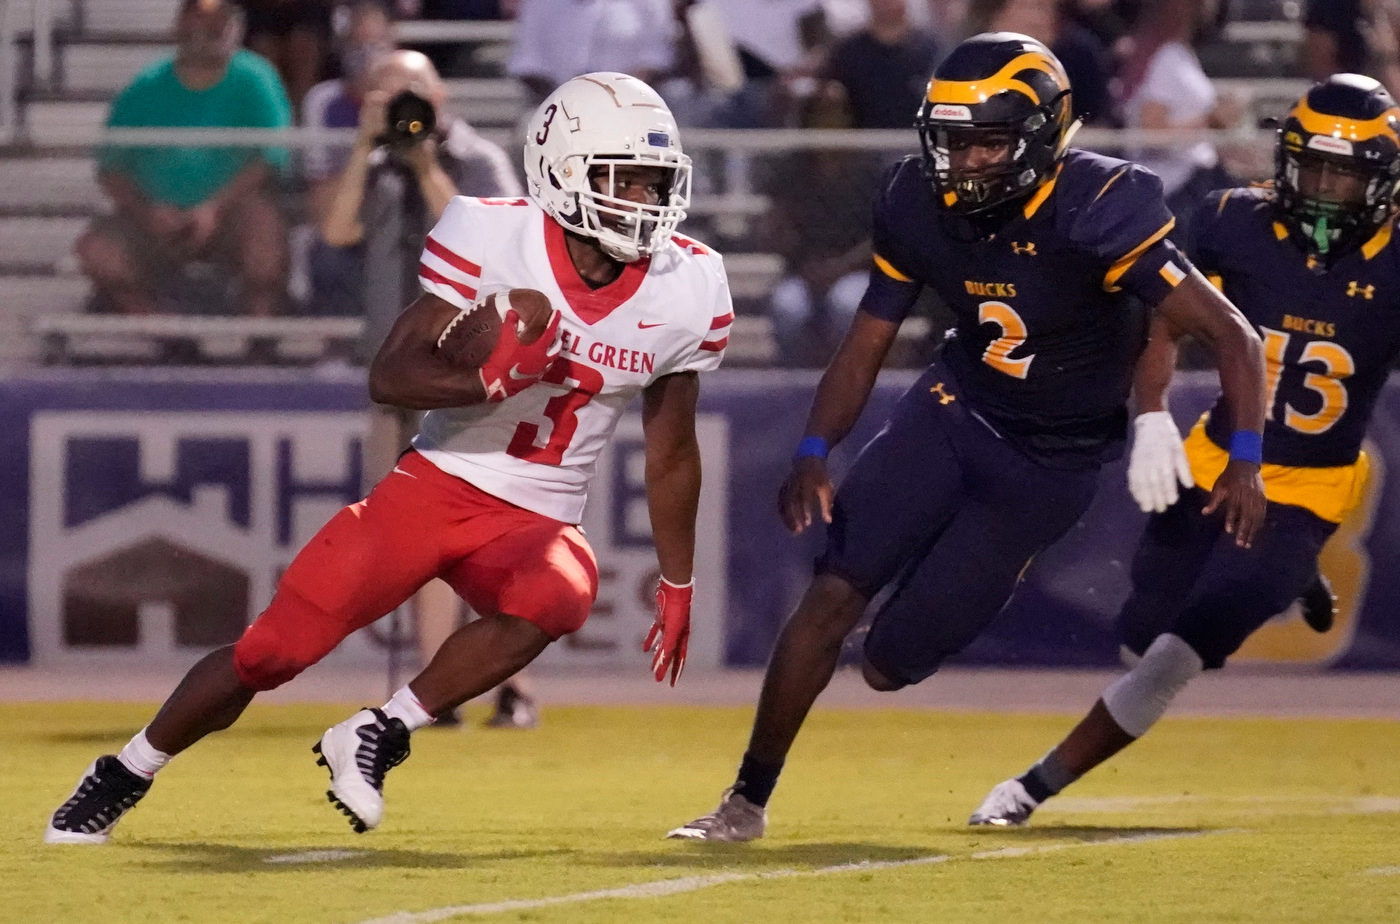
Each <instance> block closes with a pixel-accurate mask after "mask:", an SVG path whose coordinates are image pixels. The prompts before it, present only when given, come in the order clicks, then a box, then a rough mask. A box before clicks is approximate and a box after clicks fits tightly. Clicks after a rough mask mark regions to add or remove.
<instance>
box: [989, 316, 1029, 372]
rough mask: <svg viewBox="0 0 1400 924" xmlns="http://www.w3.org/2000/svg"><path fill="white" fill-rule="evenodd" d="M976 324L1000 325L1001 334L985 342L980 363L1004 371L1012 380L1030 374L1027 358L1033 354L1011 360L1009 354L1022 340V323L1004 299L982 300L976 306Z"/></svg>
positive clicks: (1023, 323) (1024, 336)
mask: <svg viewBox="0 0 1400 924" xmlns="http://www.w3.org/2000/svg"><path fill="white" fill-rule="evenodd" d="M977 323H978V324H995V325H996V326H997V327H999V328H1001V336H1000V337H998V338H997V339H995V340H993V341H992V342H991V343H989V344H987V349H986V350H984V351H983V353H982V362H984V363H986V364H987V365H989V366H991V367H992V368H993V369H995V370H996V371H998V372H1004V373H1006V374H1007V375H1009V376H1011V377H1012V378H1014V379H1024V378H1025V377H1026V376H1027V375H1030V371H1031V360H1033V359H1035V354H1034V353H1032V354H1030V355H1029V356H1022V357H1021V358H1019V359H1012V358H1011V353H1012V351H1013V350H1015V349H1016V348H1018V347H1020V346H1022V345H1023V344H1025V342H1026V322H1025V321H1023V320H1021V316H1020V315H1019V314H1017V313H1016V309H1015V308H1012V307H1011V306H1010V305H1008V304H1006V302H983V303H982V304H980V305H978V306H977Z"/></svg>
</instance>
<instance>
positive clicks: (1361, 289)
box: [1347, 279, 1376, 302]
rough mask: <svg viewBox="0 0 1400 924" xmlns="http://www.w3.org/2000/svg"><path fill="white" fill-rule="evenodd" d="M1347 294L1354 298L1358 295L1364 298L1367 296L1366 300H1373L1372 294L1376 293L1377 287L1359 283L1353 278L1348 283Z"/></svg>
mask: <svg viewBox="0 0 1400 924" xmlns="http://www.w3.org/2000/svg"><path fill="white" fill-rule="evenodd" d="M1347 294H1348V295H1350V296H1351V297H1352V298H1355V297H1356V296H1358V295H1360V296H1362V297H1363V298H1365V299H1366V301H1368V302H1369V301H1370V300H1371V296H1373V295H1375V294H1376V287H1375V286H1362V285H1358V284H1357V282H1356V280H1355V279H1353V280H1352V281H1351V282H1349V283H1347Z"/></svg>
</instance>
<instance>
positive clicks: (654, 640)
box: [642, 578, 695, 687]
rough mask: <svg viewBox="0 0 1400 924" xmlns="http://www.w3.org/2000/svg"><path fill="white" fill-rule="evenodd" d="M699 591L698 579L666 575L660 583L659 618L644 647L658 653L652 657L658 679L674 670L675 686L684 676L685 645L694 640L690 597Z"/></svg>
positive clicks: (653, 674)
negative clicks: (678, 580)
mask: <svg viewBox="0 0 1400 924" xmlns="http://www.w3.org/2000/svg"><path fill="white" fill-rule="evenodd" d="M694 593H695V580H694V578H692V579H691V581H690V583H689V584H682V585H677V584H672V583H671V582H670V581H668V580H666V579H665V578H662V579H661V583H659V584H657V585H656V622H654V623H652V624H651V631H650V632H648V633H647V640H646V641H645V642H643V643H642V650H643V651H651V650H652V649H653V648H654V649H655V650H656V653H655V654H654V655H652V658H651V673H652V676H654V677H655V678H656V682H657V683H661V682H662V681H664V680H665V679H666V670H667V669H668V668H669V669H670V671H671V686H673V687H674V686H675V685H676V681H677V680H680V679H681V671H683V670H685V648H686V645H687V644H689V642H690V598H691V595H692V594H694Z"/></svg>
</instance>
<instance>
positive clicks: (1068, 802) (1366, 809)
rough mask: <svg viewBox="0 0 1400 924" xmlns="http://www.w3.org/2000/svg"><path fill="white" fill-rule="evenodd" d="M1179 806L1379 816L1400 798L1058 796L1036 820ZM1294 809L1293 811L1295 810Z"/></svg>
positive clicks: (1399, 805) (1394, 808) (1395, 808)
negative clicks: (1219, 806) (1060, 816)
mask: <svg viewBox="0 0 1400 924" xmlns="http://www.w3.org/2000/svg"><path fill="white" fill-rule="evenodd" d="M1178 805H1230V806H1249V807H1250V810H1251V811H1256V812H1257V811H1259V810H1260V809H1261V808H1263V807H1270V808H1272V809H1274V811H1270V812H1269V814H1271V815H1280V814H1286V813H1292V812H1297V813H1300V814H1307V813H1308V808H1307V807H1309V806H1316V808H1315V809H1313V812H1314V813H1321V814H1327V815H1378V814H1385V813H1390V812H1400V796H1328V795H1278V796H1262V795H1244V796H1198V795H1179V796H1102V797H1093V796H1087V797H1076V796H1061V797H1057V798H1056V799H1054V800H1053V801H1051V802H1047V803H1046V804H1045V807H1044V808H1042V809H1041V810H1040V814H1038V815H1037V816H1036V817H1037V818H1041V817H1045V816H1049V815H1069V814H1086V815H1087V814H1106V815H1113V814H1119V813H1125V812H1140V811H1143V810H1144V809H1151V808H1156V807H1169V806H1178ZM1295 806H1296V807H1297V808H1296V809H1295V808H1294V807H1295Z"/></svg>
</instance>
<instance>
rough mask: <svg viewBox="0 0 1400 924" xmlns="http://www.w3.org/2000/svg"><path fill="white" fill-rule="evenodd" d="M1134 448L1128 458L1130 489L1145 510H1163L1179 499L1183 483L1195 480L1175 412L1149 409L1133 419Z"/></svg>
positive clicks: (1187, 485) (1188, 484)
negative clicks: (1177, 425)
mask: <svg viewBox="0 0 1400 924" xmlns="http://www.w3.org/2000/svg"><path fill="white" fill-rule="evenodd" d="M1133 431H1134V435H1133V451H1132V455H1131V456H1129V458H1128V491H1129V493H1131V494H1132V495H1133V500H1135V501H1137V505H1138V508H1139V509H1141V510H1142V512H1143V513H1161V512H1162V511H1164V510H1166V509H1167V508H1168V507H1170V506H1171V505H1172V504H1175V503H1176V500H1177V498H1178V497H1179V496H1180V492H1179V491H1178V490H1177V482H1180V483H1181V485H1182V487H1186V488H1190V487H1194V486H1195V484H1196V479H1195V478H1194V477H1192V475H1191V463H1190V462H1189V461H1187V459H1186V447H1185V446H1183V445H1182V443H1181V431H1179V430H1177V428H1176V422H1175V421H1173V420H1172V415H1171V414H1169V413H1168V412H1166V411H1148V412H1147V413H1145V414H1139V415H1138V416H1137V419H1135V420H1134V421H1133Z"/></svg>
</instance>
